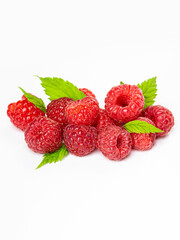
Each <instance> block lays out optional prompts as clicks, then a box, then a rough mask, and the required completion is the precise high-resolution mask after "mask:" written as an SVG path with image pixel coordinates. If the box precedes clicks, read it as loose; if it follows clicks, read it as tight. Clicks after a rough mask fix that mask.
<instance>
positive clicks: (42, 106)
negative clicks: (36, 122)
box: [19, 87, 46, 113]
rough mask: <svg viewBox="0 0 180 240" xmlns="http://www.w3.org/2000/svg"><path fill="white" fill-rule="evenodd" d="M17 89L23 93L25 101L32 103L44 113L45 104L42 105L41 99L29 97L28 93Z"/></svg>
mask: <svg viewBox="0 0 180 240" xmlns="http://www.w3.org/2000/svg"><path fill="white" fill-rule="evenodd" d="M19 88H20V89H21V91H22V92H23V93H24V96H25V97H26V98H27V100H28V101H29V102H31V103H33V104H34V105H35V106H36V107H37V108H39V109H41V110H42V111H43V112H45V113H46V107H45V104H44V102H43V100H42V99H41V98H38V97H36V96H34V95H31V94H30V93H27V92H26V91H24V89H22V88H21V87H19Z"/></svg>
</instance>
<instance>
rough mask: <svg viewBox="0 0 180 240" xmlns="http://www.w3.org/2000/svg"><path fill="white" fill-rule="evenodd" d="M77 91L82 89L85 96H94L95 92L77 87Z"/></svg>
mask: <svg viewBox="0 0 180 240" xmlns="http://www.w3.org/2000/svg"><path fill="white" fill-rule="evenodd" d="M79 91H82V92H83V93H84V94H85V95H86V96H87V97H93V98H96V96H95V94H94V93H93V92H91V90H89V89H87V88H79Z"/></svg>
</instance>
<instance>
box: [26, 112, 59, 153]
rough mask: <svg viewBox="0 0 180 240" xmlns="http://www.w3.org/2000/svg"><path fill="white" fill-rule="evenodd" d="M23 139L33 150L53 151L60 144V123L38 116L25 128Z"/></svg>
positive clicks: (38, 151)
mask: <svg viewBox="0 0 180 240" xmlns="http://www.w3.org/2000/svg"><path fill="white" fill-rule="evenodd" d="M25 141H26V143H27V145H28V147H29V148H30V149H32V150H33V151H34V152H37V153H50V152H54V151H56V150H58V149H59V148H60V147H61V146H62V130H61V125H60V123H58V122H56V121H54V120H52V119H50V118H47V117H38V118H36V119H34V121H33V122H31V123H30V124H29V127H28V128H27V129H26V131H25Z"/></svg>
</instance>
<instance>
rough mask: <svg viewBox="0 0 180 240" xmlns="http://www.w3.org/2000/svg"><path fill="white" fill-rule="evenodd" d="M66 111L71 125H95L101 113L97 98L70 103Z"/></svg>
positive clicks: (87, 98)
mask: <svg viewBox="0 0 180 240" xmlns="http://www.w3.org/2000/svg"><path fill="white" fill-rule="evenodd" d="M65 111H66V117H67V120H68V122H69V123H72V124H77V125H94V124H95V123H96V121H97V117H98V113H99V104H98V102H97V100H96V99H95V98H92V97H85V98H83V99H80V100H77V101H74V102H72V103H70V104H69V105H68V106H67V107H66V109H65Z"/></svg>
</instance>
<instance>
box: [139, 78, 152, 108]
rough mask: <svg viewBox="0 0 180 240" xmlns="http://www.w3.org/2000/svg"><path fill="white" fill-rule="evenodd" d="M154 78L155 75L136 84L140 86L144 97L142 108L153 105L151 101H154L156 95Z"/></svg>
mask: <svg viewBox="0 0 180 240" xmlns="http://www.w3.org/2000/svg"><path fill="white" fill-rule="evenodd" d="M156 78H157V77H153V78H150V79H148V80H146V81H144V82H142V83H141V84H137V86H138V87H139V88H141V90H142V92H143V95H144V99H145V104H144V108H146V107H147V106H151V105H153V103H154V102H155V98H156V96H157V94H156V92H157V84H156Z"/></svg>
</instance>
